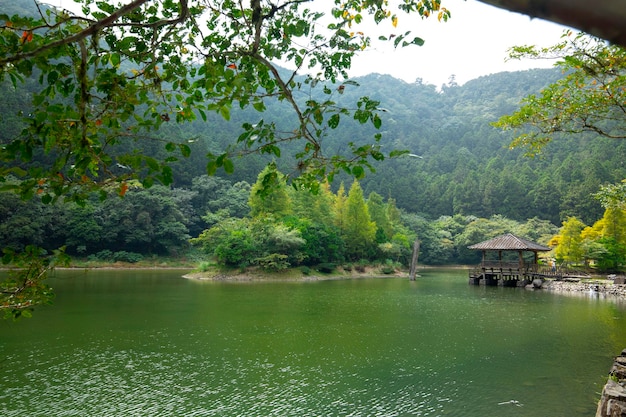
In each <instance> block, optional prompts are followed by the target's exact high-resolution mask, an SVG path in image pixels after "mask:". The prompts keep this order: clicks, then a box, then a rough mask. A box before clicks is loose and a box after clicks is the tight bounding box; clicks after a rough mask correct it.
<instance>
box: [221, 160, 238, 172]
mask: <svg viewBox="0 0 626 417" xmlns="http://www.w3.org/2000/svg"><path fill="white" fill-rule="evenodd" d="M224 171H225V172H226V173H227V174H232V173H233V172H234V171H235V164H233V161H232V160H231V159H228V158H226V159H224Z"/></svg>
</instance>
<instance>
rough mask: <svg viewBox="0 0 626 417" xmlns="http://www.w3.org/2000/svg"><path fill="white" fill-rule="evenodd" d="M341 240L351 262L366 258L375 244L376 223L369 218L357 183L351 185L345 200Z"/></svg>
mask: <svg viewBox="0 0 626 417" xmlns="http://www.w3.org/2000/svg"><path fill="white" fill-rule="evenodd" d="M343 238H344V241H345V244H346V253H347V255H348V257H349V258H351V259H353V260H356V259H359V258H366V257H367V256H368V255H369V253H370V251H371V249H372V248H373V244H374V242H375V238H376V223H375V222H373V221H372V219H371V217H370V213H369V210H368V209H367V204H365V200H364V198H363V190H362V189H361V186H360V185H359V182H358V181H354V182H353V183H352V186H351V187H350V191H349V192H348V198H347V199H346V208H345V222H344V228H343Z"/></svg>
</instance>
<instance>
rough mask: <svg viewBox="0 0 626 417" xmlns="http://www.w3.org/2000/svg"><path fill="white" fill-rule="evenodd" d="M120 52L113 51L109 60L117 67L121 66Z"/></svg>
mask: <svg viewBox="0 0 626 417" xmlns="http://www.w3.org/2000/svg"><path fill="white" fill-rule="evenodd" d="M120 61H121V59H120V54H117V53H113V54H111V55H110V56H109V62H110V63H111V65H112V66H114V67H115V68H117V67H119V66H120Z"/></svg>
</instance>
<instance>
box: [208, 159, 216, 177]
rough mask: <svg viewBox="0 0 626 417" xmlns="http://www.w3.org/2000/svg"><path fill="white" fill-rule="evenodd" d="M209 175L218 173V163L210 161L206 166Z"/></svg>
mask: <svg viewBox="0 0 626 417" xmlns="http://www.w3.org/2000/svg"><path fill="white" fill-rule="evenodd" d="M206 172H207V175H215V173H216V172H217V163H216V162H215V161H209V162H207V164H206Z"/></svg>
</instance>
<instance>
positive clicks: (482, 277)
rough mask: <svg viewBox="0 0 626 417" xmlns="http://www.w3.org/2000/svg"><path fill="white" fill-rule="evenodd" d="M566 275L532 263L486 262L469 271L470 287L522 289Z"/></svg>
mask: <svg viewBox="0 0 626 417" xmlns="http://www.w3.org/2000/svg"><path fill="white" fill-rule="evenodd" d="M566 276H567V274H564V273H563V271H560V270H558V269H557V270H552V269H551V268H550V267H540V266H538V265H537V264H534V263H524V264H522V265H521V266H520V264H519V263H518V262H499V261H491V262H489V261H487V262H484V263H483V264H481V265H479V266H477V267H475V268H473V269H471V270H470V271H469V283H470V284H471V285H490V286H496V285H499V286H503V287H524V286H526V285H529V284H532V283H533V281H534V280H536V279H539V280H541V281H542V282H543V281H545V280H546V279H556V280H561V279H564V278H565V277H566Z"/></svg>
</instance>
